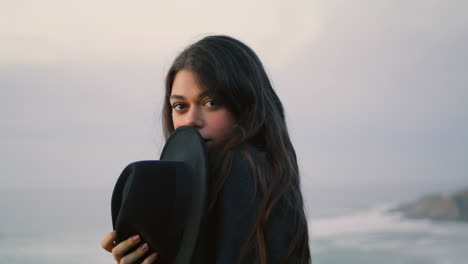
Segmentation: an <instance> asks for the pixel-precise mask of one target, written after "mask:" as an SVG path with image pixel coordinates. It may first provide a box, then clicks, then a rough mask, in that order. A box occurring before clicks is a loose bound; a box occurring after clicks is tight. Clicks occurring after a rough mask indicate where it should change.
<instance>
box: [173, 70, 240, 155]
mask: <svg viewBox="0 0 468 264" xmlns="http://www.w3.org/2000/svg"><path fill="white" fill-rule="evenodd" d="M169 100H170V104H171V106H172V120H173V124H174V129H176V128H178V127H180V126H193V127H195V128H196V129H197V130H198V132H200V134H201V136H202V137H203V139H204V140H205V143H206V146H207V148H208V149H210V148H211V147H212V146H213V145H215V144H217V143H219V142H221V141H222V140H223V139H224V138H226V137H227V136H228V135H229V134H230V133H231V131H232V127H233V125H234V124H235V118H234V116H233V115H232V113H231V112H229V111H228V110H227V109H226V108H225V107H223V106H220V105H218V104H217V102H216V101H215V100H214V99H213V98H211V97H210V95H209V94H207V90H204V89H202V88H201V87H200V86H199V85H198V83H197V77H196V75H195V74H194V73H192V72H191V71H188V70H181V71H179V72H178V73H177V74H176V76H175V78H174V83H173V84H172V93H171V96H170V97H169Z"/></svg>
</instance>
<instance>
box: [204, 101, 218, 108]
mask: <svg viewBox="0 0 468 264" xmlns="http://www.w3.org/2000/svg"><path fill="white" fill-rule="evenodd" d="M205 105H206V106H208V107H216V103H215V101H213V100H209V101H206V102H205Z"/></svg>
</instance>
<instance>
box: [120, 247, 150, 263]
mask: <svg viewBox="0 0 468 264" xmlns="http://www.w3.org/2000/svg"><path fill="white" fill-rule="evenodd" d="M146 251H148V244H146V243H144V244H143V245H141V246H140V247H138V248H137V249H136V250H134V251H132V253H130V254H127V255H125V257H123V258H122V259H121V260H120V264H127V263H136V261H137V260H139V259H140V258H141V257H143V255H145V253H146Z"/></svg>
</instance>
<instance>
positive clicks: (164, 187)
mask: <svg viewBox="0 0 468 264" xmlns="http://www.w3.org/2000/svg"><path fill="white" fill-rule="evenodd" d="M207 180H208V171H207V155H206V149H205V144H204V141H203V138H202V137H201V136H200V134H199V133H198V131H197V130H196V129H195V128H193V127H189V126H183V127H179V128H178V129H176V130H175V131H174V132H173V133H172V134H171V136H170V137H169V139H168V140H167V142H166V144H165V146H164V148H163V151H162V154H161V157H160V160H147V161H138V162H134V163H131V164H129V165H128V166H127V167H126V168H125V169H124V170H123V172H122V174H121V175H120V177H119V179H118V180H117V183H116V185H115V187H114V192H113V194H112V224H113V227H114V230H116V241H115V242H116V243H120V242H121V241H123V240H125V239H128V238H129V237H130V236H132V235H136V234H139V235H140V236H141V238H142V241H145V242H147V243H148V246H149V248H150V249H151V250H149V251H148V252H151V251H156V252H158V254H159V260H158V263H184V264H185V263H190V262H191V258H192V254H193V251H194V248H195V246H196V242H197V237H198V233H199V228H200V224H201V221H202V217H203V214H204V212H205V208H206V197H207ZM148 254H149V253H148Z"/></svg>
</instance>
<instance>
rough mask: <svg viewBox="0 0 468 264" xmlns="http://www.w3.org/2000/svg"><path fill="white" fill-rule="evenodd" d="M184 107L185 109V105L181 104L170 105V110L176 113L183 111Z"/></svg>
mask: <svg viewBox="0 0 468 264" xmlns="http://www.w3.org/2000/svg"><path fill="white" fill-rule="evenodd" d="M185 107H186V106H185V104H181V103H176V104H173V105H172V109H174V110H176V111H181V110H184V108H185Z"/></svg>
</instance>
